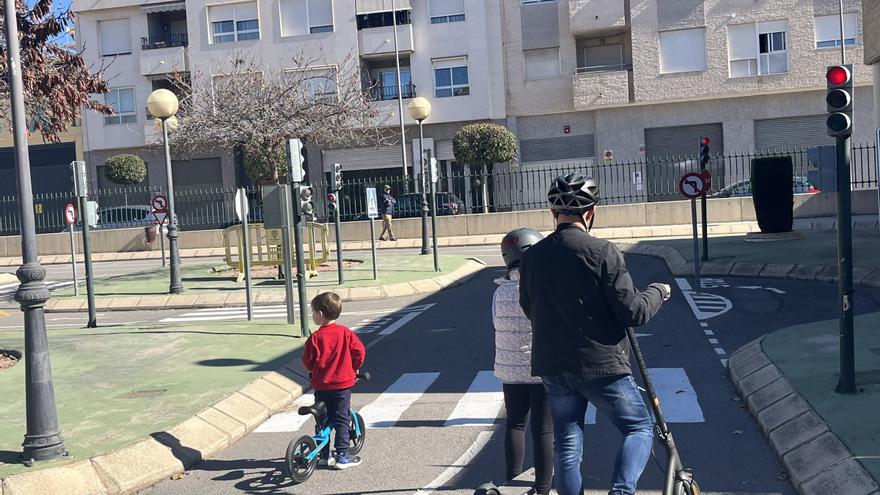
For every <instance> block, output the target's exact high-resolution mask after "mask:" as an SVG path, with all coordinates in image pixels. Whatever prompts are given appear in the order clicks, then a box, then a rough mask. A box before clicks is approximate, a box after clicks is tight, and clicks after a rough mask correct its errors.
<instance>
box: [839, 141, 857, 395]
mask: <svg viewBox="0 0 880 495" xmlns="http://www.w3.org/2000/svg"><path fill="white" fill-rule="evenodd" d="M850 158H851V151H850V136H849V135H846V136H837V253H838V256H837V259H838V294H839V296H840V380H839V381H838V382H837V389H836V391H837V392H838V393H841V394H855V393H857V391H856V370H855V368H856V364H855V328H854V321H853V316H854V315H855V312H854V310H853V292H854V291H853V263H852V256H853V252H852V251H853V250H852V194H851V191H850V174H849V166H850Z"/></svg>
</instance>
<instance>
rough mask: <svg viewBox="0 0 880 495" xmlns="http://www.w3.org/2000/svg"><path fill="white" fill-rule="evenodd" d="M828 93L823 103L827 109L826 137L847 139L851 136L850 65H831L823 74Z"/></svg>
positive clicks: (851, 98) (851, 85)
mask: <svg viewBox="0 0 880 495" xmlns="http://www.w3.org/2000/svg"><path fill="white" fill-rule="evenodd" d="M825 79H826V81H827V82H828V92H827V94H826V95H825V103H827V107H828V120H827V121H826V123H827V125H828V135H829V136H834V137H848V136H850V135H852V115H853V112H852V102H853V84H852V65H850V64H846V65H832V66H830V67H828V71H827V72H826V73H825Z"/></svg>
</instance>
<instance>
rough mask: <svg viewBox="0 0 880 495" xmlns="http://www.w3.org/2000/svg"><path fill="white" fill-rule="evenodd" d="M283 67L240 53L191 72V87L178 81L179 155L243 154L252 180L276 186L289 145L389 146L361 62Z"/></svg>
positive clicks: (305, 59)
mask: <svg viewBox="0 0 880 495" xmlns="http://www.w3.org/2000/svg"><path fill="white" fill-rule="evenodd" d="M283 65H284V66H286V67H287V68H286V69H284V70H281V69H280V68H278V67H279V64H277V63H276V64H271V65H270V64H264V63H261V62H260V61H258V60H256V59H254V58H252V57H249V56H247V55H241V54H236V55H233V56H232V57H231V58H230V60H228V61H227V62H226V63H225V64H220V66H219V67H214V68H212V70H211V73H210V74H199V73H194V74H192V77H191V79H190V81H191V82H187V81H184V80H183V79H181V78H180V77H177V78H176V84H177V85H178V87H179V89H180V92H181V94H182V95H183V96H182V99H181V106H180V111H179V114H178V115H179V119H178V120H179V124H178V128H177V129H176V130H175V131H174V132H173V133H172V134H171V143H172V146H173V147H174V148H175V150H176V152H182V153H186V154H193V153H199V152H204V151H208V150H216V149H217V148H218V147H223V148H226V149H236V148H237V149H241V150H243V151H244V154H245V163H246V167H247V170H248V174H249V175H250V176H251V178H253V179H254V180H255V181H257V182H258V183H276V182H278V181H279V178H280V177H283V176H285V175H286V174H287V165H286V160H285V159H284V158H285V143H286V140H287V139H290V138H299V139H302V140H303V141H304V142H305V143H310V144H316V145H318V146H320V147H322V148H333V147H343V146H366V145H377V146H378V145H381V144H385V143H387V142H388V141H389V136H388V135H387V134H386V133H387V130H386V129H385V127H384V123H385V119H386V118H387V116H383V115H381V114H380V112H378V111H377V110H376V108H375V107H374V106H373V105H372V104H371V101H370V97H369V94H370V88H365V87H364V83H363V80H362V78H361V70H360V67H359V65H358V62H357V59H356V58H353V57H351V56H349V57H347V58H346V59H345V60H344V61H343V62H342V63H341V64H338V65H326V64H325V63H322V57H321V56H314V55H306V54H304V53H301V54H299V55H296V56H294V57H293V58H292V59H291V60H290V62H289V63H285V64H283ZM224 66H225V67H224Z"/></svg>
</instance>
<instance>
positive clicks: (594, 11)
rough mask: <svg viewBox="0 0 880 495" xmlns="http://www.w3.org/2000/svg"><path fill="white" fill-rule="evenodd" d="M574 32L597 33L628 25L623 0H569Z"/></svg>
mask: <svg viewBox="0 0 880 495" xmlns="http://www.w3.org/2000/svg"><path fill="white" fill-rule="evenodd" d="M568 11H569V17H570V22H571V32H572V34H575V35H578V34H597V33H598V32H601V31H604V30H614V29H620V28H623V27H626V12H625V11H624V8H623V0H569V1H568Z"/></svg>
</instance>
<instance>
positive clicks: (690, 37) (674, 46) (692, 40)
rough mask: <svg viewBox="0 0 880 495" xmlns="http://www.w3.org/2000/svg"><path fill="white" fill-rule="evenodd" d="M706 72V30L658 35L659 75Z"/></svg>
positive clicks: (670, 32)
mask: <svg viewBox="0 0 880 495" xmlns="http://www.w3.org/2000/svg"><path fill="white" fill-rule="evenodd" d="M699 70H706V29H705V28H698V29H683V30H680V31H665V32H662V33H660V73H661V74H672V73H675V72H692V71H699Z"/></svg>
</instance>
